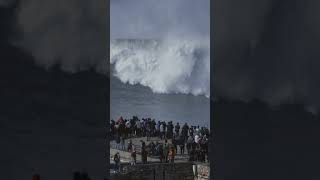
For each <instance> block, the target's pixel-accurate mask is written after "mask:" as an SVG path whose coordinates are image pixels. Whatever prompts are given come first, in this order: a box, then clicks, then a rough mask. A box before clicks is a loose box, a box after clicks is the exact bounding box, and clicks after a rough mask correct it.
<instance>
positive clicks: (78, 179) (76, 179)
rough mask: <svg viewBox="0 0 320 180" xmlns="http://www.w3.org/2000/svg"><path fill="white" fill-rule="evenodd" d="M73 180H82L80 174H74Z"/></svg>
mask: <svg viewBox="0 0 320 180" xmlns="http://www.w3.org/2000/svg"><path fill="white" fill-rule="evenodd" d="M73 180H81V174H80V172H78V171H76V172H74V173H73Z"/></svg>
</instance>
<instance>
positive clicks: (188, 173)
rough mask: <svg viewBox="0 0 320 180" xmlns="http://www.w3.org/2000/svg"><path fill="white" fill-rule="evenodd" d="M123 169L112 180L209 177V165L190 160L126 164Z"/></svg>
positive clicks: (112, 175) (174, 179)
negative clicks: (194, 163)
mask: <svg viewBox="0 0 320 180" xmlns="http://www.w3.org/2000/svg"><path fill="white" fill-rule="evenodd" d="M123 171H124V172H123V173H118V174H111V180H195V179H197V180H207V179H208V177H209V166H208V165H207V166H205V165H193V164H192V163H189V162H181V163H180V162H179V163H175V164H170V163H152V164H147V165H145V164H137V165H135V166H130V165H124V166H123ZM195 173H196V174H195ZM206 175H207V176H206Z"/></svg>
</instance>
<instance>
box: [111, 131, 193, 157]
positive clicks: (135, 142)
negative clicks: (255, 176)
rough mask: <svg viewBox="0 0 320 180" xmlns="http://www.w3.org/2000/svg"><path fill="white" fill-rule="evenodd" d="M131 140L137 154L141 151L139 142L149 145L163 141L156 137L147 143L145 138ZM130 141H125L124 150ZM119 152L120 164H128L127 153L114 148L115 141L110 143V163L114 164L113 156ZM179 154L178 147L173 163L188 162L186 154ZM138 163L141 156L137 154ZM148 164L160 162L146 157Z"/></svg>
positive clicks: (128, 155)
mask: <svg viewBox="0 0 320 180" xmlns="http://www.w3.org/2000/svg"><path fill="white" fill-rule="evenodd" d="M131 140H132V143H133V144H134V146H135V147H136V150H137V151H138V152H140V150H141V140H143V141H144V142H145V143H146V145H148V144H149V143H151V142H152V141H153V142H154V143H156V142H159V143H164V140H160V139H159V138H157V137H152V138H149V141H147V138H146V137H141V138H131ZM129 141H130V139H126V140H125V149H126V148H127V145H128V142H129ZM168 143H171V140H168ZM117 152H119V153H120V159H121V162H124V163H127V162H130V161H131V155H130V153H129V152H127V151H123V150H118V149H117V148H116V143H115V141H110V163H114V162H113V156H114V155H115V154H116V153H117ZM179 153H180V148H179V147H178V153H177V155H176V157H175V161H178V162H179V161H180V162H186V161H188V158H189V157H188V155H187V154H184V155H182V154H179ZM185 153H187V150H186V149H185ZM139 162H142V161H141V155H140V154H137V163H139ZM148 162H160V160H159V158H158V157H150V156H148Z"/></svg>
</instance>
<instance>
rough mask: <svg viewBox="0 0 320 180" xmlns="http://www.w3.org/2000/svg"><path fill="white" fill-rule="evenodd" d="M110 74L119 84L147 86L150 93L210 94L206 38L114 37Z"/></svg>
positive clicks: (208, 53) (206, 95) (111, 46)
mask: <svg viewBox="0 0 320 180" xmlns="http://www.w3.org/2000/svg"><path fill="white" fill-rule="evenodd" d="M110 63H111V70H112V71H111V73H112V75H113V76H115V77H117V78H118V79H119V80H120V81H121V82H122V83H128V84H131V85H137V84H139V85H142V86H145V87H149V88H150V89H151V90H152V92H153V93H161V94H192V95H195V96H198V95H202V96H205V97H207V98H209V97H210V42H209V39H208V38H193V39H192V40H188V39H183V40H181V39H175V38H166V39H161V40H152V39H114V40H111V42H110Z"/></svg>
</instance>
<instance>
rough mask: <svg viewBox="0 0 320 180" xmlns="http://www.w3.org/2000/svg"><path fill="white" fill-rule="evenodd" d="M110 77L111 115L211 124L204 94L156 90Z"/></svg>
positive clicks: (207, 100) (208, 105)
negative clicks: (160, 92)
mask: <svg viewBox="0 0 320 180" xmlns="http://www.w3.org/2000/svg"><path fill="white" fill-rule="evenodd" d="M110 81H111V82H110V85H111V88H110V90H111V91H110V108H111V109H110V115H111V117H110V118H111V119H117V118H118V117H120V116H123V117H132V116H134V115H137V116H138V117H150V118H154V119H156V120H165V121H169V120H171V121H173V122H180V124H184V123H185V122H186V123H188V124H189V125H200V126H205V127H208V128H209V127H210V101H209V98H207V97H205V96H204V95H199V96H195V95H191V94H189V95H186V94H159V93H153V92H152V90H151V89H150V88H148V87H144V86H142V85H139V84H136V85H130V84H127V83H126V84H125V83H123V82H121V81H120V80H119V79H117V78H116V77H112V78H111V79H110Z"/></svg>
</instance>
